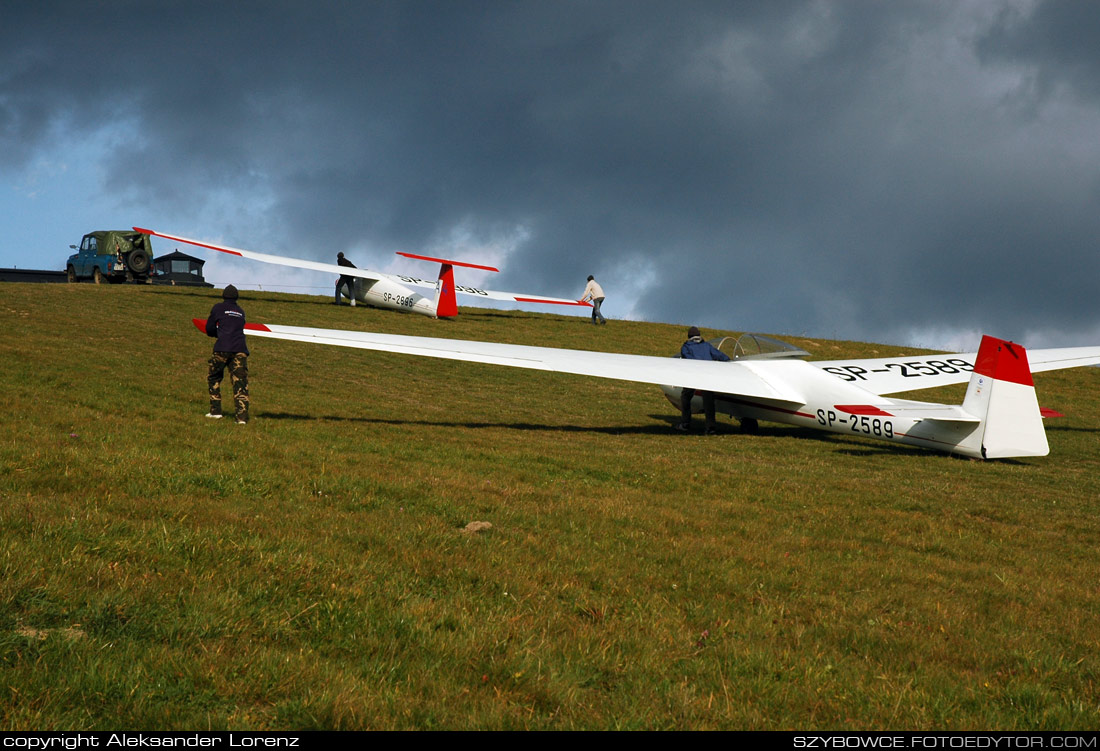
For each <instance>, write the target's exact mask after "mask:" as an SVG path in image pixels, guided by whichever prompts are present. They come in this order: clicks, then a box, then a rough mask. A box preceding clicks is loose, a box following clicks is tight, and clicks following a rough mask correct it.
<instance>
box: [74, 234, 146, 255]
mask: <svg viewBox="0 0 1100 751" xmlns="http://www.w3.org/2000/svg"><path fill="white" fill-rule="evenodd" d="M91 237H94V238H95V241H96V242H95V247H96V253H97V254H98V255H111V256H113V255H115V254H117V253H129V252H130V251H131V250H135V249H138V248H140V249H142V250H144V251H145V252H146V253H148V254H149V257H150V258H152V257H153V241H152V239H151V238H150V237H149V235H144V234H142V233H140V232H133V231H124V230H104V231H102V232H89V233H88V234H86V235H84V243H82V245H81V247H82V248H85V249H89V248H88V245H87V243H88V238H91Z"/></svg>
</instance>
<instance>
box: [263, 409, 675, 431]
mask: <svg viewBox="0 0 1100 751" xmlns="http://www.w3.org/2000/svg"><path fill="white" fill-rule="evenodd" d="M256 417H257V418H262V419H264V420H315V421H324V422H357V423H363V424H367V425H423V426H425V427H432V428H473V429H482V428H506V429H508V430H544V431H548V432H557V433H606V434H607V435H665V434H668V433H671V432H673V431H672V423H671V422H670V423H669V424H668V426H667V427H665V426H661V425H637V426H629V425H628V426H624V427H600V426H598V425H540V424H537V423H531V422H511V423H509V422H481V421H479V422H457V421H453V420H390V419H384V418H380V417H346V416H344V415H298V414H294V413H291V412H260V413H256Z"/></svg>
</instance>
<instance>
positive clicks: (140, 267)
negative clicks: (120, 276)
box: [126, 248, 149, 274]
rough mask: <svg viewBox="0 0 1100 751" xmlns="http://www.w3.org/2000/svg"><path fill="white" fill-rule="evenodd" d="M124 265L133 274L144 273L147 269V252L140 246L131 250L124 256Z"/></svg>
mask: <svg viewBox="0 0 1100 751" xmlns="http://www.w3.org/2000/svg"><path fill="white" fill-rule="evenodd" d="M126 265H127V266H128V267H129V269H130V271H132V272H134V273H135V274H144V273H145V272H146V271H148V270H149V254H148V253H146V252H145V251H144V250H141V249H140V248H139V249H138V250H131V251H130V255H128V256H126Z"/></svg>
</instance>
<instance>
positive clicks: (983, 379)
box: [962, 336, 1050, 459]
mask: <svg viewBox="0 0 1100 751" xmlns="http://www.w3.org/2000/svg"><path fill="white" fill-rule="evenodd" d="M962 406H963V409H964V410H965V411H967V412H969V413H970V414H972V415H974V416H976V417H979V418H980V419H981V421H982V422H981V425H980V427H979V429H978V431H977V433H978V436H979V437H980V440H981V455H982V457H983V458H985V459H997V458H1003V457H1010V456H1046V455H1047V454H1048V453H1049V451H1050V449H1049V447H1048V446H1047V436H1046V432H1045V431H1044V430H1043V418H1042V415H1041V413H1040V411H1039V402H1038V400H1037V399H1036V397H1035V382H1034V381H1033V380H1032V378H1031V368H1030V367H1029V366H1028V362H1027V352H1026V351H1025V350H1024V348H1023V347H1022V346H1021V345H1019V344H1013V343H1012V342H1009V341H1006V340H1004V339H996V338H994V337H991V336H983V337H982V343H981V346H980V347H979V348H978V358H977V360H976V361H975V363H974V374H973V375H972V376H971V377H970V386H969V387H968V388H967V390H966V398H965V399H964V400H963V404H962Z"/></svg>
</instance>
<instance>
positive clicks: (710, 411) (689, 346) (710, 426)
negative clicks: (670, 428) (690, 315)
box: [676, 326, 730, 435]
mask: <svg viewBox="0 0 1100 751" xmlns="http://www.w3.org/2000/svg"><path fill="white" fill-rule="evenodd" d="M680 357H682V358H684V359H685V360H719V361H721V362H729V359H730V358H729V355H727V354H726V353H725V352H721V351H719V350H718V349H717V348H715V346H714V345H713V344H711V343H710V342H704V341H703V336H702V334H700V333H699V329H697V328H696V327H695V326H692V327H691V328H690V329H688V338H687V341H686V342H684V344H683V346H682V347H680ZM695 394H696V390H695V389H688V388H685V389H684V390H683V391H681V392H680V422H679V423H678V424H677V425H676V429H677V430H683V431H685V432H686V431H688V430H691V400H692V399H693V398H694V397H695ZM698 394H699V396H701V397H703V411H704V412H705V413H706V432H707V435H714V433H716V432H717V430H716V428H717V421H716V420H715V418H714V392H712V391H703V390H702V389H700V390H699V391H698Z"/></svg>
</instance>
